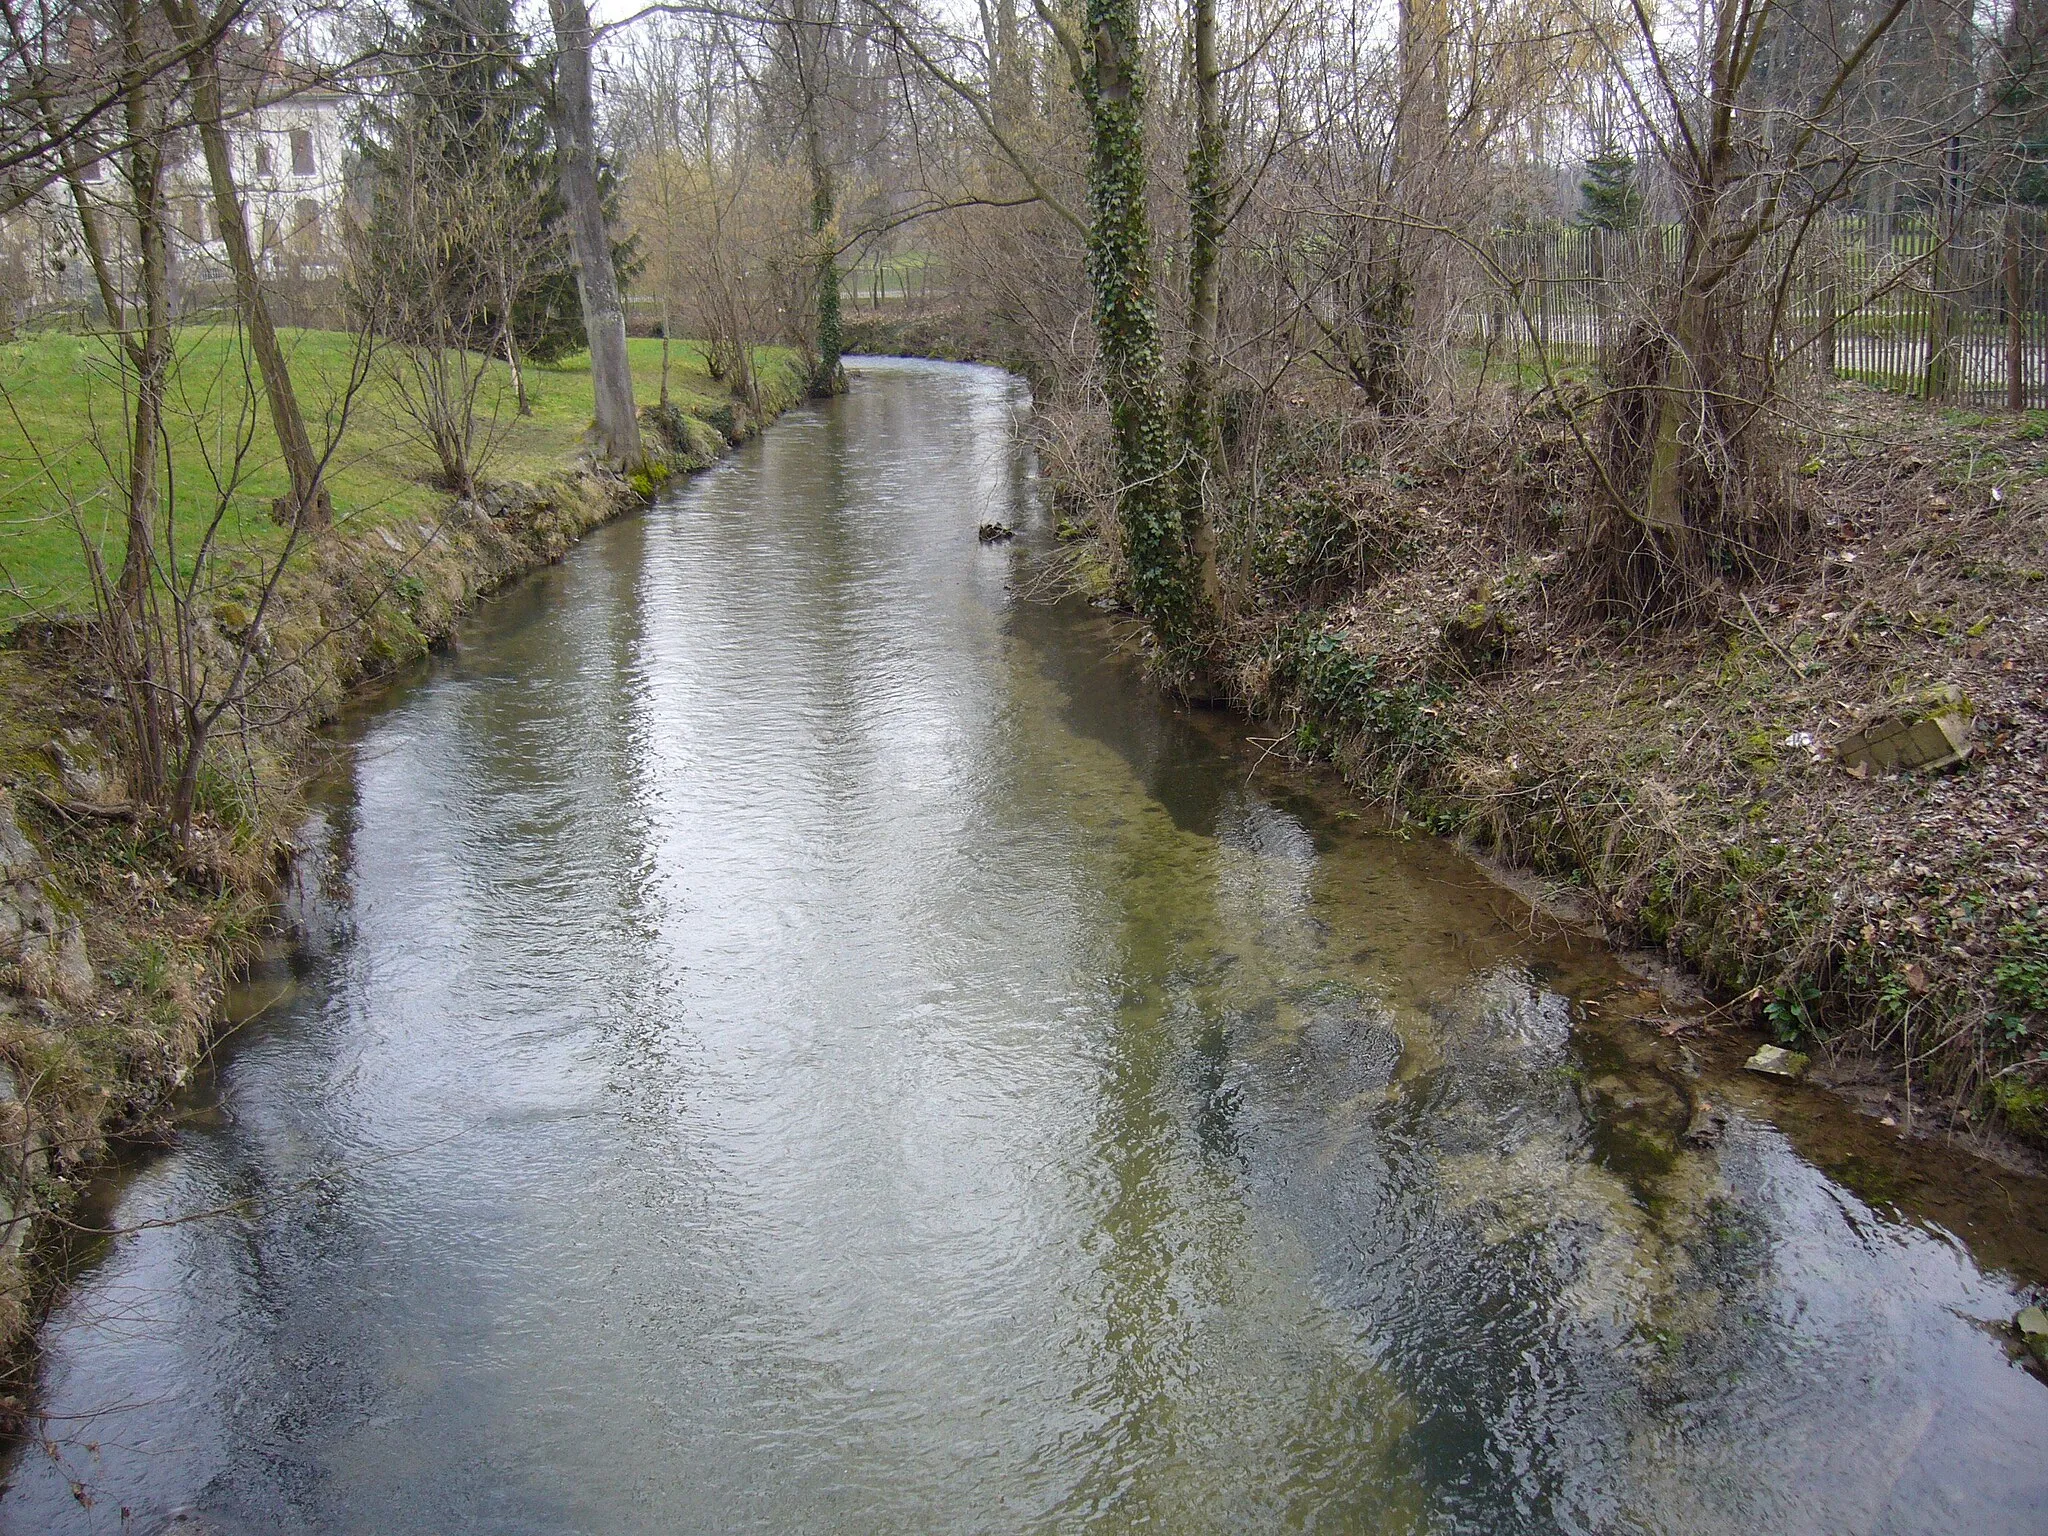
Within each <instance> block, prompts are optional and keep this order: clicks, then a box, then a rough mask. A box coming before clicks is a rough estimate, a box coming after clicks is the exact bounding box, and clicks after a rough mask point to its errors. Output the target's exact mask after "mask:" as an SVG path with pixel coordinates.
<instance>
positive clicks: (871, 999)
mask: <svg viewBox="0 0 2048 1536" xmlns="http://www.w3.org/2000/svg"><path fill="white" fill-rule="evenodd" d="M1023 405H1024V397H1023V394H1022V387H1021V386H1020V385H1018V384H1017V383H1016V382H1015V381H1013V380H1010V379H1008V378H1006V377H1005V376H1003V375H1001V374H998V373H995V372H992V371H988V370H978V369H966V368H955V367H945V366H940V365H926V364H866V365H862V366H860V367H858V368H857V369H856V372H855V375H854V388H853V392H852V393H851V395H850V396H848V397H847V398H846V399H845V400H843V401H841V402H839V403H837V404H835V405H833V406H832V407H831V408H829V409H827V410H824V411H818V412H805V413H799V414H797V415H794V416H792V417H790V418H789V419H787V420H786V421H785V422H784V423H783V424H782V425H780V426H778V427H777V428H775V429H774V430H773V431H772V432H770V433H769V434H768V435H767V437H766V438H765V439H763V440H762V441H760V442H757V443H756V444H754V445H752V446H750V447H749V448H747V449H746V450H744V451H742V452H741V453H739V454H738V455H736V456H735V457H734V458H733V459H732V460H731V461H729V462H728V463H726V464H725V465H723V466H722V467H720V468H719V469H717V470H714V471H712V472H711V473H709V474H707V475H705V476H703V477H701V478H700V479H698V480H696V481H694V482H692V483H691V484H690V485H689V486H687V487H686V488H684V489H682V490H681V491H680V492H679V493H677V494H676V495H674V496H672V497H671V498H669V499H668V500H667V501H666V502H664V503H663V504H662V505H661V506H660V507H658V508H656V509H655V510H654V511H652V512H651V513H649V514H648V515H646V516H644V517H638V518H634V519H630V520H627V521H625V522H622V523H620V524H617V525H615V526H613V527H612V528H609V529H607V530H605V531H603V532H601V533H599V534H598V535H596V536H595V537H593V538H591V539H590V540H588V541H586V543H585V544H583V545H582V546H581V547H579V548H578V549H577V550H576V551H575V552H574V553H572V555H571V556H570V557H569V559H568V560H567V561H566V562H565V563H564V564H563V565H562V566H560V567H558V568H556V569H553V570H550V571H548V572H546V573H543V574H542V575H541V576H539V577H537V578H536V579H534V580H531V581H528V582H526V583H523V584H521V585H520V586H519V587H518V588H516V589H515V590H514V591H512V592H511V593H510V594H509V595H507V596H506V597H504V598H503V599H502V600H501V601H499V602H497V603H496V604H495V605H493V606H492V607H491V608H490V609H489V610H488V611H487V612H485V613H484V614H482V615H480V616H478V618H476V619H475V620H474V621H473V622H472V623H470V624H469V625H468V626H467V628H466V630H465V633H464V635H463V637H462V644H461V646H460V647H459V649H458V650H457V651H455V652H454V653H453V654H451V655H448V656H444V657H440V658H437V659H436V660H435V661H434V662H433V664H432V665H431V666H430V667H427V668H425V669H423V671H422V674H421V675H420V676H418V677H417V678H415V679H412V680H410V681H408V682H407V683H406V684H404V685H402V686H400V687H398V688H396V689H394V690H392V691H391V692H390V693H389V694H388V696H387V697H385V698H383V699H382V700H380V701H379V702H378V703H377V705H376V707H374V708H371V709H366V710H365V711H364V712H363V714H362V716H361V718H360V719H358V720H356V721H355V722H354V723H353V725H352V727H351V729H350V731H349V732H348V733H347V736H348V745H347V748H346V750H345V751H344V752H343V753H342V754H341V756H340V760H339V762H338V765H337V768H336V770H335V772H334V774H333V775H332V780H331V783H330V784H329V786H328V789H327V792H326V795H325V798H324V800H323V802H322V803H323V810H322V812H321V815H320V816H319V817H318V818H317V819H316V821H315V822H314V824H313V825H312V826H311V827H309V829H308V832H307V841H308V842H309V844H310V845H311V847H312V852H311V853H310V854H309V856H308V858H307V860H306V862H305V865H304V868H303V869H302V871H301V885H300V889H299V890H298V891H297V893H296V894H295V897H294V900H293V902H292V908H291V914H292V917H293V921H294V925H295V929H294V932H295V939H296V944H295V950H294V954H293V955H292V957H291V958H290V960H289V961H288V962H280V964H279V965H277V966H275V967H273V968H272V969H271V971H270V972H269V973H266V974H264V975H261V976H259V977H258V978H256V981H255V983H253V984H252V999H253V1000H254V1001H259V1002H262V1003H265V1004H267V1006H265V1007H263V1008H262V1009H261V1010H260V1012H258V1013H257V1015H256V1017H255V1018H254V1019H253V1020H252V1021H251V1022H250V1023H249V1024H248V1025H247V1026H246V1027H245V1028H244V1029H243V1030H242V1031H241V1033H240V1034H239V1035H238V1036H236V1038H235V1039H234V1041H233V1043H232V1044H231V1046H230V1047H229V1048H228V1049H226V1050H225V1051H224V1052H223V1055H222V1060H221V1064H220V1066H219V1068H218V1070H217V1072H216V1073H214V1074H213V1076H212V1077H211V1078H210V1079H209V1080H208V1081H207V1082H205V1083H203V1084H201V1085H199V1086H198V1087H197V1088H196V1089H195V1091H194V1093H193V1094H192V1095H191V1096H190V1101H189V1103H188V1104H187V1105H186V1107H185V1118H184V1123H183V1126H182V1129H181V1131H180V1134H179V1136H178V1139H177V1143H176V1145H175V1147H174V1148H173V1149H172V1150H171V1151H169V1152H168V1153H165V1154H163V1155H160V1156H156V1157H153V1158H151V1159H149V1160H147V1161H144V1162H141V1163H139V1164H138V1165H137V1166H136V1167H135V1168H134V1169H133V1170H132V1171H131V1172H129V1173H128V1174H127V1175H126V1176H124V1177H123V1178H122V1179H120V1180H119V1181H117V1182H115V1183H113V1184H111V1185H110V1186H109V1189H108V1192H107V1196H106V1199H107V1206H108V1212H109V1214H110V1216H111V1219H112V1220H113V1221H114V1222H116V1223H117V1224H119V1225H121V1226H124V1227H128V1228H138V1227H141V1224H142V1223H145V1222H149V1221H162V1220H165V1219H168V1218H176V1217H179V1216H183V1215H188V1214H191V1213H196V1212H203V1211H206V1210H209V1209H212V1208H215V1207H218V1206H221V1205H223V1204H225V1203H228V1202H233V1201H248V1202H250V1205H249V1206H248V1207H247V1208H246V1210H247V1214H243V1215H235V1216H229V1217H213V1218H205V1219H196V1220H190V1221H184V1222H180V1223H176V1224H172V1225H159V1226H150V1227H141V1229H140V1230H134V1231H132V1232H131V1233H130V1234H129V1235H127V1236H124V1237H121V1238H119V1239H117V1240H115V1241H114V1242H112V1243H111V1244H109V1245H107V1246H106V1248H105V1250H104V1251H103V1252H101V1253H99V1254H97V1255H96V1256H94V1257H93V1258H92V1259H91V1260H90V1261H89V1262H87V1263H85V1264H84V1265H83V1266H82V1267H81V1272H80V1274H79V1276H78V1280H77V1284H76V1285H75V1287H74V1289H73V1290H72V1291H71V1292H70V1293H69V1295H68V1296H67V1298H66V1299H65V1301H64V1302H63V1304H62V1305H61V1306H60V1307H59V1308H58V1309H57V1312H56V1314H55V1317H54V1319H53V1321H52V1324H51V1326H50V1328H49V1330H48V1334H47V1341H46V1342H47V1350H48V1354H47V1366H46V1371H45V1393H44V1398H43V1406H44V1408H45V1409H46V1410H47V1412H48V1414H49V1415H50V1416H49V1417H48V1418H47V1419H46V1420H45V1421H44V1423H43V1424H42V1426H41V1429H40V1432H39V1433H40V1442H39V1443H31V1444H28V1445H26V1446H24V1447H23V1448H22V1449H21V1450H19V1451H18V1452H17V1454H16V1455H15V1457H14V1459H13V1461H12V1463H11V1465H10V1467H9V1471H8V1476H9V1487H8V1490H7V1492H6V1495H5V1497H4V1499H0V1531H4V1532H23V1533H27V1532H37V1533H41V1532H60V1531H113V1530H130V1529H132V1530H145V1531H154V1530H161V1529H169V1530H177V1531H188V1532H189V1531H215V1532H237V1533H239V1532H257V1531H264V1532H268V1531H275V1530H309V1531H393V1532H398V1531H405V1532H429V1531H431V1532H549V1533H553V1532H569V1531H579V1532H649V1533H653V1532H679V1531H738V1530H760V1531H803V1532H819V1531H847V1532H880V1531H892V1532H893V1531H920V1532H922V1531H933V1532H940V1531H1013V1530H1030V1531H1046V1532H1054V1531H1078V1530H1084V1529H1085V1530H1100V1531H1123V1530H1127V1529H1135V1528H1139V1527H1149V1528H1153V1529H1159V1530H1165V1531H1173V1532H1183V1531H1185V1532H1204V1531H1241V1530H1266V1529H1287V1530H1296V1529H1299V1530H1316V1531H1369V1532H1399V1531H1431V1532H1434V1531H1454V1530H1468V1531H1475V1532H1513V1531H1552V1530H1568V1531H1600V1532H1606V1531H1673V1532H1678V1531H1685V1532H1717V1531H1726V1532H1744V1533H1748V1532H1757V1531H1773V1532H1781V1531H1782V1532H1805V1531H1811V1532H1876V1531H1886V1532H1918V1531H1934V1530H1971V1531H1976V1532H1985V1533H1991V1532H2006V1531H2010V1532H2039V1531H2041V1530H2043V1529H2048V1387H2044V1385H2043V1383H2042V1382H2041V1380H2039V1379H2037V1378H2036V1377H2035V1376H2033V1375H2032V1374H2030V1373H2029V1372H2028V1371H2026V1370H2025V1369H2023V1368H2021V1367H2020V1366H2018V1365H2016V1364H2014V1363H2012V1362H2011V1360H2010V1359H2009V1358H2008V1355H2007V1351H2006V1347H2005V1344H2004V1342H2003V1340H2002V1337H2001V1336H2000V1334H1999V1332H1998V1328H1997V1325H1999V1324H2000V1323H2002V1322H2003V1320H2005V1319H2006V1318H2009V1317H2010V1316H2011V1314H2012V1313H2013V1311H2014V1310H2015V1309H2016V1308H2017V1307H2018V1306H2019V1305H2020V1304H2021V1303H2022V1301H2023V1299H2024V1297H2025V1296H2026V1295H2028V1294H2031V1291H2030V1289H2029V1288H2030V1287H2033V1286H2036V1285H2038V1283H2039V1282H2041V1281H2042V1280H2044V1279H2048V1248H2044V1239H2043V1222H2042V1219H2041V1218H2042V1214H2043V1201H2042V1191H2041V1188H2040V1186H2039V1185H2038V1184H2034V1183H2030V1182H2028V1181H2025V1180H2021V1179H2017V1178H2014V1177H2012V1176H2010V1175H2006V1174H2002V1173H1995V1172H1992V1171H1990V1170H1987V1169H1984V1168H1982V1167H1980V1166H1977V1165H1974V1164H1969V1163H1967V1162H1966V1161H1964V1160H1961V1159H1943V1158H1941V1157H1939V1156H1938V1155H1937V1154H1933V1153H1928V1152H1924V1151H1911V1150H1907V1149H1902V1148H1900V1147H1899V1146H1897V1145H1896V1144H1895V1143H1894V1142H1892V1141H1891V1140H1890V1139H1889V1138H1888V1137H1887V1136H1886V1135H1885V1134H1884V1133H1882V1132H1880V1131H1879V1130H1877V1129H1876V1128H1875V1127H1873V1126H1870V1125H1869V1124H1868V1123H1867V1122H1862V1121H1858V1120H1855V1119H1854V1117H1852V1116H1850V1115H1849V1114H1848V1113H1847V1112H1846V1111H1845V1110H1842V1109H1841V1108H1840V1107H1839V1106H1836V1105H1833V1104H1832V1103H1831V1102H1829V1101H1825V1100H1822V1099H1820V1098H1819V1097H1818V1096H1817V1095H1815V1094H1813V1093H1811V1092H1808V1091H1806V1090H1800V1089H1780V1088H1778V1087H1776V1086H1775V1085H1770V1084H1765V1083H1761V1082H1756V1081H1745V1080H1743V1079H1741V1078H1740V1076H1739V1075H1738V1074H1731V1073H1730V1072H1729V1071H1728V1059H1727V1057H1726V1055H1725V1054H1724V1052H1723V1050H1717V1049H1716V1048H1713V1047H1705V1048H1699V1049H1696V1050H1694V1051H1692V1052H1684V1051H1681V1050H1680V1049H1679V1048H1678V1047H1677V1046H1675V1045H1672V1044H1669V1043H1667V1042H1664V1041H1662V1040H1661V1039H1659V1038H1658V1037H1657V1036H1656V1035H1654V1034H1653V1033H1652V1032H1651V1031H1648V1030H1645V1029H1644V1028H1642V1027H1641V1026H1639V1025H1636V1024H1633V1023H1630V1022H1628V1019H1627V1017H1626V1015H1627V1014H1628V1013H1629V1012H1630V1011H1631V1010H1632V1009H1636V1010H1639V1009H1640V1008H1641V1007H1643V1006H1645V1004H1644V1002H1643V1001H1642V1000H1640V999H1637V997H1636V994H1635V993H1634V992H1633V990H1632V983H1630V981H1629V979H1628V978H1627V977H1625V976H1624V975H1623V974H1622V973H1621V972H1619V971H1618V970H1617V969H1616V968H1615V966H1614V965H1613V963H1612V962H1611V961H1610V960H1609V959H1607V958H1606V957H1605V956H1604V955H1603V954H1602V953H1601V952H1600V951H1598V950H1597V949H1596V948H1594V947H1592V946H1590V945H1587V944H1586V943H1584V942H1583V941H1576V942H1575V941H1573V940H1571V939H1570V938H1569V937H1568V936H1565V935H1558V934H1548V935H1546V933H1545V928H1544V925H1543V924H1541V923H1540V922H1538V921H1536V920H1535V919H1533V918H1532V917H1531V916H1530V915H1529V914H1528V913H1527V912H1525V911H1523V910H1522V909H1521V908H1519V907H1518V906H1517V904H1516V903H1515V902H1514V901H1513V900H1512V899H1510V898H1508V897H1507V896H1506V895H1504V893H1502V892H1500V891H1498V890H1497V889H1495V888H1493V887H1492V886H1490V885H1489V884H1487V883H1486V882H1485V881H1484V880H1483V879H1482V878H1480V877H1479V876H1478V875H1477V873H1476V872H1475V871H1473V870H1472V869H1471V868H1470V867H1469V866H1467V865H1466V864H1464V863H1463V862H1462V861H1461V860H1459V859H1458V858H1456V857H1455V856H1453V855H1452V854H1450V853H1449V852H1448V851H1447V850H1445V849H1443V848H1441V847H1439V846H1437V845H1433V844H1429V843H1427V842H1418V841H1404V840H1403V839H1401V838H1400V837H1398V836H1395V835H1392V834H1390V833H1388V832H1386V831H1385V830H1382V829H1378V828H1376V827H1375V825H1374V824H1372V823H1370V822H1369V821H1365V820H1361V819H1360V818H1358V817H1357V816H1355V815H1354V814H1353V813H1352V812H1350V811H1349V810H1346V809H1345V808H1344V801H1343V799H1342V797H1341V796H1339V795H1336V794H1334V793H1331V792H1330V791H1329V790H1328V789H1327V788H1326V787H1325V786H1323V785H1321V784H1320V783H1319V782H1317V781H1314V780H1305V779H1302V778H1299V777H1293V776H1290V775H1288V774H1287V773H1285V772H1283V771H1281V770H1280V769H1279V768H1278V767H1277V766H1276V764H1275V763H1274V762H1272V761H1264V760H1262V759H1261V757H1260V754H1259V751H1258V749H1257V747H1256V745H1255V744H1248V743H1247V742H1246V740H1245V739H1244V735H1243V733H1242V731H1241V730H1240V729H1239V728H1238V727H1236V726H1234V725H1232V724H1230V723H1229V722H1227V721H1223V720H1221V719H1218V718H1216V717H1203V716H1194V717H1190V716H1187V715H1184V714H1181V713H1177V712H1176V711H1175V710H1173V709H1172V708H1171V707H1169V706H1168V705H1166V704H1165V703H1163V702H1162V701H1161V700H1160V699H1159V698H1158V697H1157V696H1156V695H1155V694H1154V693H1152V692H1151V691H1149V690H1148V689H1147V688H1146V686H1145V685H1144V683H1143V680H1142V678H1141V677H1139V676H1138V675H1137V674H1136V673H1135V672H1134V671H1133V670H1132V669H1131V667H1130V666H1129V665H1128V664H1126V663H1124V662H1121V661H1118V660H1115V659H1113V658H1112V655H1111V651H1110V646H1109V640H1110V638H1111V636H1110V633H1109V630H1108V626H1107V624H1106V622H1105V621H1103V620H1101V619H1100V618H1099V617H1097V616H1095V615H1093V614H1091V613H1090V612H1089V611H1088V610H1087V609H1086V608H1085V607H1077V606H1076V605H1074V604H1071V603H1068V604H1063V605H1057V606H1055V605H1050V604H1046V603H1043V602H1038V601H1031V600H1027V599H1026V597H1025V595H1024V591H1023V589H1024V588H1026V587H1028V586H1030V584H1031V583H1032V580H1033V578H1034V572H1035V571H1037V570H1038V569H1039V566H1040V563H1041V562H1042V560H1043V558H1044V550H1045V548H1046V546H1047V544H1048V542H1049V541H1048V540H1047V538H1046V535H1045V533H1044V525H1045V523H1046V517H1045V515H1044V513H1043V512H1042V511H1041V510H1040V509H1039V507H1038V505H1037V503H1036V501H1035V500H1034V495H1033V486H1032V483H1031V481H1030V476H1029V464H1028V461H1027V459H1026V457H1025V455H1024V453H1023V452H1022V450H1021V449H1020V448H1018V447H1017V446H1016V438H1015V434H1014V431H1013V428H1014V426H1015V423H1016V419H1017V416H1018V413H1019V412H1020V411H1021V410H1022V408H1023ZM992 518H1001V519H1004V520H1008V521H1014V522H1016V523H1018V524H1019V525H1020V526H1022V527H1024V528H1025V529H1026V530H1027V537H1026V539H1024V540H1023V541H1021V542H1020V544H1018V545H1014V546H994V547H984V546H981V545H980V544H978V543H977V541H976V539H975V527H976V525H977V524H978V523H980V522H983V521H986V520H989V519H992ZM1589 1002H1590V1003H1591V1004H1592V1006H1591V1007H1590V1008H1589V1007H1588V1006H1586V1005H1587V1004H1588V1003H1589ZM1703 1097H1705V1098H1710V1099H1711V1101H1712V1102H1714V1103H1715V1104H1718V1105H1721V1106H1723V1107H1725V1108H1727V1109H1728V1110H1729V1111H1730V1112H1731V1115H1732V1118H1731V1121H1730V1124H1729V1126H1728V1129H1727V1132H1726V1134H1725V1136H1724V1137H1723V1139H1722V1140H1721V1142H1720V1144H1719V1145H1718V1146H1716V1147H1713V1148H1707V1149H1693V1148H1690V1147H1688V1146H1687V1145H1686V1144H1685V1143H1684V1142H1683V1141H1682V1139H1681V1136H1680V1132H1682V1130H1683V1128H1684V1127H1685V1125H1686V1123H1687V1121H1688V1118H1689V1117H1690V1116H1691V1115H1692V1113H1693V1111H1694V1108H1695V1106H1696V1104H1697V1102H1698V1100H1699V1099H1701V1098H1703Z"/></svg>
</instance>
